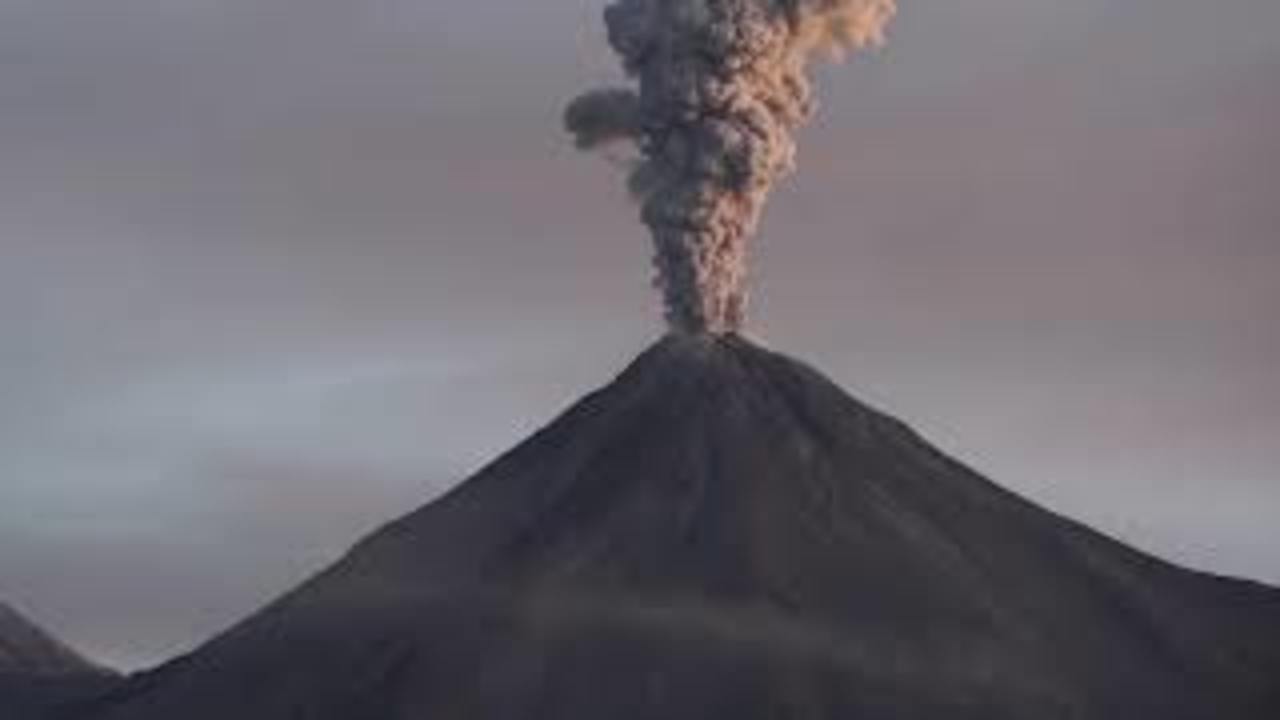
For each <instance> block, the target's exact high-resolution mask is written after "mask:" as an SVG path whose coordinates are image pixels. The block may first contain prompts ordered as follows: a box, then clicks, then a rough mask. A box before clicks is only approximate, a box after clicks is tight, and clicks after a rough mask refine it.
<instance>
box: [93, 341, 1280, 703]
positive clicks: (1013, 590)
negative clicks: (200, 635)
mask: <svg viewBox="0 0 1280 720" xmlns="http://www.w3.org/2000/svg"><path fill="white" fill-rule="evenodd" d="M68 717H74V718H77V719H80V718H89V719H92V720H173V719H174V718H183V719H184V720H228V719H229V718H235V719H236V720H293V719H295V718H297V719H301V718H307V719H309V720H410V719H413V720H418V719H421V718H440V719H446V718H458V719H466V720H535V719H536V720H599V719H600V718H609V719H610V720H695V719H696V720H765V719H772V718H786V719H787V720H862V719H868V720H872V719H874V720H905V719H912V720H944V719H945V720H957V719H959V718H973V719H974V720H978V719H981V720H999V719H1008V720H1032V719H1034V720H1043V719H1047V718H1075V719H1081V720H1103V719H1108V720H1110V719H1115V720H1135V719H1147V718H1151V719H1154V718H1159V719H1160V720H1184V719H1185V720H1192V719H1197V720H1199V719H1203V718H1231V719H1233V720H1254V719H1256V720H1272V719H1274V718H1276V717H1280V592H1277V591H1275V590H1272V589H1268V588H1266V587H1263V586H1260V585H1257V584H1253V583H1249V582H1245V581H1238V580H1229V579H1223V578H1218V577H1211V576H1208V575H1203V574H1199V573H1195V572H1191V571H1188V570H1184V569H1181V568H1178V567H1175V566H1173V565H1170V564H1167V563H1165V562H1162V561H1160V560H1157V559H1155V558H1152V557H1150V556H1147V555H1144V554H1142V553H1140V552H1138V551H1136V550H1133V549H1130V548H1128V547H1126V546H1124V545H1122V544H1120V543H1118V542H1115V541H1113V540H1110V539H1108V538H1106V537H1104V536H1102V535H1100V534H1098V533H1096V532H1093V531H1091V530H1089V529H1087V528H1085V527H1082V526H1081V525H1078V524H1076V523H1073V522H1071V521H1069V520H1066V519H1064V518H1062V517H1059V516H1057V515H1054V514H1052V513H1050V512H1047V511H1045V510H1042V509H1040V508H1038V507H1036V506H1035V505H1033V504H1031V503H1029V502H1027V501H1024V500H1022V499H1019V498H1018V497H1015V496H1013V495H1011V494H1010V493H1008V492H1005V491H1003V490H1001V489H1000V488H998V487H996V486H995V485H993V484H992V483H990V482H988V481H987V480H985V479H983V478H982V477H980V476H979V475H977V474H976V473H974V472H973V471H972V470H970V469H968V468H966V467H964V466H963V465H961V464H959V463H957V462H956V461H954V460H952V459H950V458H948V457H946V456H945V455H943V454H942V453H941V452H939V451H938V450H936V449H934V448H933V447H931V446H930V445H929V444H927V443H926V442H925V441H924V440H922V439H921V438H920V437H919V436H918V435H916V434H915V433H914V432H913V431H912V430H910V429H909V428H908V427H907V426H905V425H903V424H902V423H900V422H898V421H897V420H894V419H892V418H890V417H887V416H885V415H883V414H881V413H879V412H877V411H875V410H873V409H871V408H869V407H867V406H865V405H863V404H861V403H859V402H858V401H856V400H854V399H852V398H851V397H849V396H848V395H846V394H845V393H844V392H843V391H842V390H840V389H839V388H838V387H836V386H835V385H834V384H832V383H831V382H829V381H828V380H826V379H824V378H823V377H822V376H821V375H820V374H818V373H817V372H815V371H814V370H812V369H810V368H808V367H806V366H804V365H802V364H800V363H798V362H796V361H794V360H791V359H788V358H786V357H784V356H781V355H778V354H775V353H773V352H770V351H767V350H764V349H762V348H760V347H758V346H756V345H754V344H752V343H750V342H749V341H747V340H744V339H742V338H740V337H738V336H736V335H727V336H723V337H713V336H692V335H673V336H670V337H668V338H666V339H664V340H662V341H661V342H659V343H658V344H656V345H655V346H654V347H652V348H650V349H649V350H648V351H646V352H645V353H644V354H643V355H642V356H641V357H640V358H639V359H638V360H636V361H635V362H634V363H633V364H632V365H631V366H630V367H629V368H628V369H627V370H626V371H625V372H624V373H623V374H622V375H621V376H620V377H619V378H617V379H616V380H615V381H614V382H612V383H611V384H609V385H608V386H607V387H605V388H603V389H602V390H599V391H597V392H595V393H593V394H591V395H589V396H588V397H586V398H585V399H583V400H581V401H580V402H578V403H577V404H576V405H574V406H573V407H572V408H571V409H569V410H568V411H567V412H566V413H564V414H563V415H562V416H561V417H560V418H559V419H557V420H556V421H555V422H553V423H552V424H551V425H550V426H548V427H547V428H545V429H543V430H542V431H540V432H538V433H537V434H536V435H534V436H533V437H532V438H530V439H529V440H527V441H526V442H524V443H523V444H521V445H520V446H518V447H517V448H516V449H514V450H512V451H511V452H509V453H507V454H506V455H504V456H503V457H501V458H500V459H498V460H497V461H496V462H494V463H493V464H492V465H490V466H489V467H488V468H486V469H484V470H482V471H481V472H480V473H478V474H477V475H476V476H475V477H473V478H472V479H470V480H468V481H467V482H465V483H463V484H461V485H460V486H459V487H457V488H456V489H455V490H453V491H452V492H451V493H449V494H448V495H446V496H445V497H444V498H442V499H440V500H438V501H437V502H434V503H432V504H430V505H428V506H426V507H425V508H423V509H421V510H419V511H417V512H415V513H413V514H411V515H409V516H407V517H405V518H403V519H401V520H398V521H396V522H394V523H392V524H391V525H389V526H387V527H385V528H383V529H382V530H381V531H379V532H377V533H375V534H374V535H373V536H371V537H369V538H367V539H366V540H364V541H363V542H361V543H360V544H359V545H357V546H356V547H355V548H354V549H353V550H352V551H351V552H350V553H349V554H348V555H347V556H346V557H345V558H344V559H343V560H342V561H340V562H339V563H337V564H336V565H335V566H333V567H331V568H330V569H328V570H327V571H325V572H323V573H322V574H320V575H319V576H318V577H316V578H314V579H312V580H311V581H309V582H307V583H306V584H304V585H303V586H302V587H300V588H299V589H297V590H295V591H294V592H292V593H290V594H289V595H287V596H286V597H284V598H283V599H281V600H279V601H277V602H276V603H274V604H273V605H271V606H270V607H268V608H267V609H265V610H264V611H262V612H261V613H259V614H258V615H256V616H255V617H252V618H250V619H249V620H247V621H246V622H244V623H242V624H241V625H239V626H238V627H235V628H233V629H232V630H230V631H229V632H227V633H226V634H224V635H223V636H221V637H220V638H217V639H216V640H214V641H213V642H211V643H209V644H208V645H207V646H205V647H204V648H202V649H200V650H198V651H197V652H195V653H193V654H192V655H190V656H187V657H185V658H182V659H179V660H177V661H175V662H172V663H170V664H169V665H167V666H164V667H162V668H161V669H159V670H157V671H155V672H152V673H149V674H144V675H140V676H137V677H135V678H133V679H131V680H130V681H129V682H127V683H126V684H124V685H123V686H122V687H121V688H120V689H119V690H117V691H115V692H113V693H111V694H109V695H107V696H105V697H102V698H100V699H98V700H97V701H95V702H93V703H90V704H87V705H84V706H82V707H81V708H79V710H78V712H77V713H74V714H72V715H70V716H68Z"/></svg>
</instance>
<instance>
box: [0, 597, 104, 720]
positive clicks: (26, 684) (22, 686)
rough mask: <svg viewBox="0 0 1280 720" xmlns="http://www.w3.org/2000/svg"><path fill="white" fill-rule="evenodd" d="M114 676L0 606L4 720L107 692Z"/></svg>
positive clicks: (0, 715) (22, 718)
mask: <svg viewBox="0 0 1280 720" xmlns="http://www.w3.org/2000/svg"><path fill="white" fill-rule="evenodd" d="M115 682H116V678H115V676H114V675H112V674H111V673H110V672H108V671H106V670H103V669H102V668H99V667H97V666H95V665H93V664H91V663H89V662H88V661H87V660H85V659H84V658H82V657H80V656H79V655H77V654H76V653H75V651H73V650H71V649H70V648H68V647H67V646H65V645H63V644H62V643H60V642H59V641H58V640H56V639H55V638H54V637H53V636H51V635H49V634H48V633H46V632H44V631H43V630H41V629H40V628H39V627H37V626H36V625H35V624H34V623H32V622H31V621H29V620H27V619H26V618H25V617H23V616H22V615H20V614H18V612H17V611H16V610H14V609H13V608H11V607H9V606H7V605H5V604H3V603H0V720H26V718H35V717H39V716H41V715H45V714H48V713H50V712H52V711H53V710H55V709H57V708H60V707H64V706H66V705H68V704H72V703H74V702H77V701H80V700H82V699H83V698H86V697H93V696H95V695H99V694H101V693H103V692H105V691H106V690H107V689H108V688H109V687H111V686H112V685H113V684H114V683H115Z"/></svg>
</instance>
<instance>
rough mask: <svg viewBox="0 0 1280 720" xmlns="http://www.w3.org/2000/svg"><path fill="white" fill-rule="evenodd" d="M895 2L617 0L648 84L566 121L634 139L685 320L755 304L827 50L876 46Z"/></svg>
mask: <svg viewBox="0 0 1280 720" xmlns="http://www.w3.org/2000/svg"><path fill="white" fill-rule="evenodd" d="M896 9H897V8H896V4H895V0H615V2H613V3H612V4H611V5H609V6H608V7H607V8H606V9H605V13H604V19H605V24H606V25H607V27H608V33H609V44H610V45H611V46H612V47H613V49H614V50H615V51H616V52H617V53H618V55H619V56H620V57H621V59H622V63H623V67H624V69H625V70H626V72H627V73H628V75H629V76H631V77H632V78H634V79H635V81H636V85H637V87H636V88H635V89H631V88H608V89H603V90H595V91H592V92H588V93H586V94H584V95H582V96H580V97H578V98H577V99H575V100H574V101H573V102H572V103H570V104H569V107H568V108H567V109H566V111H565V125H566V127H567V128H568V130H569V131H570V132H571V133H573V135H574V136H575V137H576V140H577V145H578V147H580V148H583V149H592V148H597V147H600V146H602V145H606V144H610V143H613V142H618V141H624V142H631V143H634V144H635V146H636V147H637V148H638V150H639V152H640V159H639V160H638V161H637V162H636V164H635V166H634V168H633V170H632V172H631V177H630V181H629V185H630V189H631V192H632V193H633V194H634V195H635V196H636V198H637V199H638V200H639V202H640V204H641V208H642V210H641V218H642V219H643V221H644V223H645V224H646V225H647V226H648V227H649V229H650V232H651V234H652V235H653V241H654V245H655V256H654V264H655V266H656V270H657V274H656V279H655V284H656V285H657V286H658V287H659V288H660V289H661V290H662V293H663V296H664V301H665V304H666V317H667V322H668V324H669V325H670V326H671V328H672V329H673V330H676V331H680V332H688V333H715V334H725V333H731V332H734V331H737V330H739V329H741V327H742V324H743V321H744V319H745V314H746V305H747V292H746V274H747V270H746V240H747V237H748V236H749V235H750V234H751V233H752V232H754V230H755V228H756V225H757V224H758V222H759V218H760V213H761V210H762V208H763V206H764V202H765V199H766V197H767V196H768V193H769V189H770V188H771V187H772V186H773V183H774V182H775V181H776V180H777V179H778V178H779V177H781V176H783V175H785V174H787V173H788V172H789V171H791V170H792V168H793V164H794V158H795V140H794V137H793V136H794V133H795V131H796V130H797V129H798V128H799V127H800V126H801V125H803V124H804V122H805V121H806V120H807V119H808V118H809V117H810V116H811V115H812V114H813V112H814V109H815V107H816V104H815V102H814V100H813V97H812V90H811V86H810V82H809V79H808V77H807V76H806V74H805V71H806V68H807V66H808V63H809V60H810V58H811V57H813V56H814V55H815V54H816V53H819V52H827V53H830V54H831V55H833V56H835V57H838V56H840V55H841V54H842V53H843V52H844V51H845V50H849V49H858V48H862V47H866V46H869V45H876V44H879V43H881V42H882V41H883V38H884V30H885V27H886V25H887V24H888V22H889V21H890V20H891V19H892V18H893V16H894V14H895V13H896Z"/></svg>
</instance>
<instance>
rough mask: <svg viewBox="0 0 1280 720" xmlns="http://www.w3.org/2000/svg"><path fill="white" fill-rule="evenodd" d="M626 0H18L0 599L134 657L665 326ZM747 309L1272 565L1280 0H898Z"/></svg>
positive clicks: (834, 363)
mask: <svg viewBox="0 0 1280 720" xmlns="http://www.w3.org/2000/svg"><path fill="white" fill-rule="evenodd" d="M602 4H603V0H549V1H547V2H529V0H490V1H489V2H483V3H478V2H464V1H463V0H366V1H365V2H359V3H353V2H349V1H347V0H306V1H304V0H0V162H2V163H3V164H2V165H0V597H3V598H5V599H7V600H10V601H12V602H14V603H15V604H17V605H19V606H21V607H23V608H24V609H25V610H27V611H29V612H30V613H31V614H32V615H33V616H35V617H36V618H38V619H40V620H41V621H43V622H44V623H45V624H46V625H48V626H49V627H51V628H52V629H54V630H55V631H57V632H59V633H61V634H63V635H64V636H65V637H66V638H67V639H68V640H70V641H71V642H72V643H73V644H75V645H77V646H78V647H80V648H83V649H84V650H86V651H88V652H90V653H91V654H93V655H94V656H95V657H97V658H100V659H102V660H105V661H108V662H112V663H116V664H119V665H121V666H124V667H136V666H139V665H145V664H149V663H154V662H158V661H160V660H162V659H164V658H166V657H168V656H170V655H171V654H173V653H176V652H179V651H182V650H184V649H187V648H190V647H191V646H192V645H193V644H195V643H198V642H199V641H201V640H202V639H204V638H207V637H208V636H209V635H210V634H211V633H212V632H214V631H216V630H218V629H221V628H223V627H225V626H227V625H228V624H230V623H232V622H234V621H235V620H237V619H238V618H241V617H243V616H244V615H246V614H247V613H249V612H250V611H252V610H253V609H254V608H255V607H257V606H259V605H260V604H261V603H263V602H265V601H267V600H268V599H270V598H271V597H272V596H274V595H275V594H277V593H279V592H281V591H283V590H285V589H287V588H288V587H289V586H290V585H292V584H293V583H294V582H296V581H298V580H299V579H301V578H302V577H304V576H305V575H306V574H308V573H309V572H311V571H313V570H315V569H318V568H319V567H321V566H322V565H324V564H325V563H327V562H329V561H331V560H332V559H334V558H336V557H337V556H338V555H339V554H340V553H341V552H342V551H343V550H345V549H346V548H347V547H348V546H349V544H350V543H351V542H353V541H354V540H355V539H356V538H357V537H359V536H360V535H361V534H362V533H364V532H367V531H368V530H370V529H372V528H374V527H376V526H377V525H379V524H380V523H381V522H383V521H385V520H388V519H390V518H392V517H394V516H397V515H400V514H402V513H404V512H407V511H409V510H411V509H413V508H414V507H415V506H417V505H418V504H420V503H422V502H424V501H426V500H428V499H429V498H431V497H432V496H433V495H435V494H436V493H438V492H439V491H440V490H441V489H443V488H446V487H448V486H449V485H450V484H452V483H454V482H456V481H458V480H459V479H461V478H463V477H464V476H465V475H466V474H467V473H468V472H469V471H471V470H473V469H475V468H476V467H477V466H478V465H479V464H481V463H482V462H484V461H485V460H486V459H489V458H490V457H491V456H493V455H494V454H495V453H496V452H498V451H500V450H503V449H505V448H507V447H508V446H510V445H511V444H513V443H514V442H516V441H517V440H519V439H520V438H521V437H522V436H524V435H525V434H527V433H528V432H530V431H531V430H533V429H534V428H536V427H537V426H539V425H540V424H542V423H543V422H545V421H546V420H548V419H549V418H550V417H551V416H552V415H553V414H554V413H556V412H558V411H559V410H560V409H562V408H563V407H564V406H565V405H566V404H567V403H569V402H570V401H572V400H573V399H575V398H576V397H577V396H578V395H579V394H581V393H582V392H584V391H586V390H588V389H590V388H592V387H594V386H597V385H599V384H601V383H603V382H606V381H607V380H608V379H609V378H610V377H611V376H612V374H613V373H614V372H615V371H617V370H618V369H620V367H621V366H622V365H623V363H625V362H626V361H627V360H628V359H629V358H630V356H632V355H633V354H635V353H636V352H637V351H639V350H640V349H641V348H642V347H643V346H644V345H645V344H646V343H647V342H648V341H649V340H651V339H652V338H653V337H655V336H656V334H657V333H658V331H659V326H658V323H657V317H658V309H657V301H656V298H655V297H654V296H653V295H652V293H651V292H650V291H649V290H648V287H647V284H646V283H647V277H648V260H647V257H648V252H649V251H648V247H647V239H646V237H645V235H644V233H643V230H642V228H641V226H640V225H639V223H638V222H636V221H635V213H636V211H635V209H634V208H633V207H631V205H630V204H629V202H628V201H627V199H626V198H625V196H624V193H623V190H622V183H621V179H620V178H619V177H618V173H617V172H616V170H615V169H614V168H611V167H610V166H609V165H608V164H607V163H606V162H604V161H603V160H601V159H600V158H595V157H587V156H579V155H577V154H575V153H574V151H573V150H572V149H571V147H570V144H569V143H568V142H567V141H566V139H565V137H564V136H563V135H562V134H561V132H560V122H559V116H560V108H561V105H562V103H563V102H564V101H565V100H567V99H568V98H570V97H571V96H572V95H574V94H575V93H576V92H577V91H579V90H581V89H583V88H585V87H587V86H589V85H594V84H597V83H598V82H600V81H601V80H606V79H609V78H611V77H613V76H614V70H613V62H612V59H611V58H610V57H609V56H608V54H607V53H606V52H605V50H604V43H603V38H602V30H601V28H600V24H599V22H598V14H599V9H600V6H601V5H602ZM902 4H903V12H902V15H901V17H900V18H899V20H898V22H897V23H896V24H895V26H894V27H893V29H892V41H891V44H890V46H889V47H888V48H887V49H886V50H885V51H883V52H881V53H879V54H878V55H876V56H874V57H870V58H864V59H863V60H862V61H860V62H858V63H854V64H853V65H852V66H848V67H841V68H838V69H830V70H824V71H823V72H822V76H823V78H822V86H823V96H824V98H825V106H826V107H825V110H824V112H823V114H822V116H821V117H820V119H819V120H818V121H817V122H816V123H815V125H814V126H813V127H811V128H810V129H809V130H808V131H806V132H805V134H804V135H803V137H802V139H801V151H800V164H801V172H800V174H799V175H798V176H796V177H794V178H792V179H791V180H789V181H787V182H785V183H784V184H783V187H782V189H781V190H780V192H779V193H778V194H777V195H776V196H775V198H774V200H773V202H772V204H771V206H770V208H769V210H768V212H767V216H766V220H765V223H764V228H763V232H762V235H761V237H760V238H759V241H758V244H757V255H756V264H755V273H756V278H757V280H756V283H755V287H756V294H755V305H754V317H753V327H754V328H755V330H756V334H757V335H758V336H759V337H761V338H764V339H765V340H766V341H767V342H768V343H769V344H771V345H773V346H775V347H779V348H783V349H785V350H787V351H789V352H791V353H793V354H795V355H798V356H801V357H803V358H805V359H808V360H810V361H812V362H814V363H816V364H817V365H819V366H820V367H822V368H823V369H824V370H826V371H827V372H828V373H830V374H831V375H832V376H833V377H834V378H835V379H836V380H838V381H839V382H841V383H842V384H844V385H845V386H846V387H847V388H849V389H850V390H851V391H853V392H854V393H855V394H858V395H859V396H861V397H862V398H864V399H866V400H868V401H870V402H872V403H874V404H877V405H880V406H881V407H883V408H885V409H887V410H890V411H892V412H894V413H895V414H898V415H900V416H901V417H903V418H905V419H906V420H908V421H909V422H911V423H912V424H913V425H915V426H916V427H917V428H919V429H920V430H922V431H923V432H924V433H925V434H926V435H927V436H928V437H930V438H931V439H933V440H934V441H936V442H938V443H939V444H940V445H942V446H943V447H944V448H945V449H947V450H949V451H950V452H952V453H954V454H956V455H958V456H959V457H960V458H961V459H963V460H965V461H967V462H968V463H970V464H972V465H974V466H975V467H977V468H978V469H979V470H981V471H983V472H984V473H986V474H988V475H990V476H991V477H992V478H993V479H995V480H996V481H998V482H1000V483H1001V484H1004V485H1005V486H1007V487H1010V488H1012V489H1014V490H1016V491H1018V492H1021V493H1023V494H1026V495H1029V496H1031V497H1033V498H1035V499H1037V500H1039V501H1041V502H1044V503H1046V504H1048V505H1050V506H1051V507H1053V508H1054V509H1057V510H1059V511H1061V512H1064V513H1067V514H1069V515H1072V516H1075V517H1078V518H1081V519H1083V520H1086V521H1088V522H1090V523H1092V524H1094V525H1095V526H1097V527H1100V528H1101V529H1104V530H1106V531H1108V532H1110V533H1112V534H1115V535H1118V536H1119V537H1121V538H1123V539H1125V540H1127V541H1129V542H1132V543H1135V544H1137V545H1139V546H1140V547H1143V548H1145V549H1148V550H1151V551H1154V552H1157V553H1159V554H1161V555H1163V556H1165V557H1168V558H1172V559H1175V560H1178V561H1180V562H1183V563H1187V564H1190V565H1192V566H1195V567H1198V568H1204V569H1209V570H1213V571H1216V572H1222V573H1230V574H1242V575H1247V576H1251V577H1255V578H1259V579H1266V580H1269V581H1272V582H1280V521H1277V518H1280V470H1278V468H1280V441H1278V440H1280V375H1278V373H1277V368H1280V322H1277V320H1276V315H1277V311H1278V309H1280V83H1277V82H1276V78H1277V77H1280V41H1277V39H1276V29H1277V28H1280V3H1277V2H1275V1H1274V0H1216V1H1215V2H1207V1H1205V0H1196V1H1190V0H1125V1H1124V2H1117V1H1115V0H1074V1H1073V2H1062V0H968V1H966V0H902Z"/></svg>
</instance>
